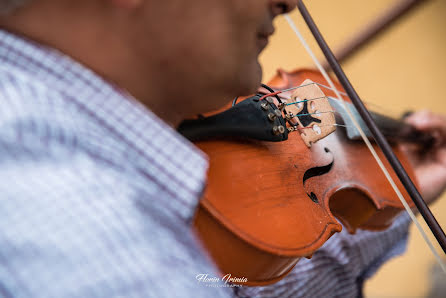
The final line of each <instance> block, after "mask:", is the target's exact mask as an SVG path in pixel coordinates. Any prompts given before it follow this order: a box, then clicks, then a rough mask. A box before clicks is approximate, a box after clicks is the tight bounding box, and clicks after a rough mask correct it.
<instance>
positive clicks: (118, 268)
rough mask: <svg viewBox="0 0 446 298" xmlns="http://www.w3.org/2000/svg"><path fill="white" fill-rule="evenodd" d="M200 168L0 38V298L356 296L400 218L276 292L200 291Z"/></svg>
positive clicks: (337, 249)
mask: <svg viewBox="0 0 446 298" xmlns="http://www.w3.org/2000/svg"><path fill="white" fill-rule="evenodd" d="M207 167H208V162H207V159H206V157H205V156H204V154H203V153H201V152H200V151H199V150H198V149H196V148H195V147H194V146H193V145H192V144H191V143H189V142H188V141H187V140H185V139H184V138H183V137H181V136H180V135H179V134H178V133H176V132H175V131H174V130H173V129H171V128H170V127H169V126H168V125H167V124H165V123H164V122H163V121H161V120H160V119H159V118H158V117H156V116H155V115H154V114H153V113H151V112H150V111H149V110H147V109H146V108H145V107H143V106H142V105H141V104H139V103H138V102H137V101H136V100H134V99H133V98H132V97H131V96H130V95H128V94H126V92H124V91H123V90H120V89H119V88H117V87H115V86H113V85H111V84H110V83H108V82H106V81H104V80H103V79H101V78H100V77H99V76H98V75H96V74H94V73H93V72H92V71H90V70H89V69H88V68H86V67H84V66H82V65H80V64H79V63H77V62H75V61H73V60H72V59H70V58H69V57H67V56H65V55H63V54H61V53H59V52H58V51H56V50H54V49H50V48H47V47H44V46H41V45H39V44H37V43H35V42H32V41H30V40H27V39H25V38H21V37H18V36H16V35H13V34H11V33H8V32H6V31H2V30H0V296H1V297H57V298H61V297H231V296H239V297H247V296H249V297H256V296H265V297H355V296H358V295H360V294H361V290H360V289H361V285H362V283H363V280H364V279H365V278H366V277H367V276H368V275H370V273H371V272H373V271H374V270H376V268H377V267H378V266H379V265H380V264H381V263H382V262H383V261H384V260H385V259H387V258H389V257H390V256H392V255H394V254H396V253H399V252H400V250H401V249H402V248H404V245H405V242H406V238H407V230H408V225H409V223H408V219H407V217H406V216H402V217H400V218H399V219H398V220H397V221H396V222H395V224H394V225H393V226H392V227H391V228H390V229H388V230H387V231H385V232H380V233H372V232H360V233H358V234H357V235H353V236H351V235H348V234H346V233H345V232H343V233H340V234H338V235H335V236H333V237H332V239H330V240H329V242H328V243H327V244H326V245H325V246H324V247H323V248H322V249H321V250H319V251H318V252H317V253H316V254H315V255H314V257H313V258H312V259H311V260H302V261H301V262H300V263H299V264H298V265H297V266H296V268H295V270H294V271H293V272H292V273H291V274H290V275H289V276H288V277H287V278H285V279H284V280H283V281H281V282H279V283H277V284H275V285H272V286H269V287H263V288H260V287H259V288H247V287H241V288H239V287H234V288H231V287H227V286H226V287H225V286H224V284H219V285H217V286H210V285H209V284H206V283H203V282H200V281H199V280H197V278H196V277H197V275H199V274H209V276H218V274H217V273H216V271H217V270H216V268H215V267H214V266H213V264H212V262H211V261H210V260H209V259H208V258H207V257H206V254H205V253H204V252H203V250H202V248H201V246H200V245H199V244H198V241H197V239H196V237H195V235H194V234H193V232H192V229H191V222H192V218H193V215H194V212H195V209H196V206H197V204H198V202H199V198H200V195H201V193H202V191H203V188H204V185H205V179H206V170H207Z"/></svg>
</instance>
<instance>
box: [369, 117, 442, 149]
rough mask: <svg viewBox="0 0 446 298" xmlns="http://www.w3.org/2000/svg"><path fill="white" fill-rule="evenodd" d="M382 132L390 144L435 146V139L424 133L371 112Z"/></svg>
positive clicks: (406, 124) (398, 121)
mask: <svg viewBox="0 0 446 298" xmlns="http://www.w3.org/2000/svg"><path fill="white" fill-rule="evenodd" d="M371 115H372V118H373V120H375V122H376V124H377V125H378V127H379V129H380V130H381V132H382V133H383V134H384V136H385V137H386V138H387V139H388V140H389V141H390V142H406V143H416V144H419V145H420V146H423V147H430V146H431V145H433V142H434V138H433V137H432V136H431V135H429V134H426V133H423V132H421V131H419V130H417V129H415V127H413V126H412V125H410V124H408V123H406V122H404V121H402V120H398V119H393V118H390V117H387V116H384V115H381V114H378V113H375V112H371Z"/></svg>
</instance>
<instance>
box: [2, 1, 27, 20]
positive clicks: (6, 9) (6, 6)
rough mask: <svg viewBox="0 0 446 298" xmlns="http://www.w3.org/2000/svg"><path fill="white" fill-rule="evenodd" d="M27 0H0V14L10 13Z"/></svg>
mask: <svg viewBox="0 0 446 298" xmlns="http://www.w3.org/2000/svg"><path fill="white" fill-rule="evenodd" d="M27 2H29V0H0V16H2V15H3V16H4V15H7V14H9V13H11V12H12V11H14V10H15V9H17V8H19V7H21V6H23V5H24V4H26V3H27Z"/></svg>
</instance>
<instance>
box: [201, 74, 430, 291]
mask: <svg viewBox="0 0 446 298" xmlns="http://www.w3.org/2000/svg"><path fill="white" fill-rule="evenodd" d="M308 79H310V80H311V81H312V82H314V83H318V84H323V83H324V82H325V80H324V78H323V77H322V75H321V74H320V73H319V72H317V71H315V70H311V69H303V70H297V71H294V72H291V73H287V72H285V71H283V70H279V71H278V73H277V75H276V76H275V77H274V78H273V79H272V80H271V81H270V82H269V83H268V85H269V86H271V87H272V89H274V90H284V89H289V88H291V87H295V86H299V85H301V84H302V83H303V82H304V81H305V80H308ZM317 86H320V85H317ZM337 88H338V89H339V90H341V91H342V90H343V89H342V86H340V85H339V84H338V85H337ZM301 89H305V88H301ZM318 89H319V88H318ZM297 90H298V89H297ZM320 90H322V88H320ZM289 92H290V91H289ZM323 92H324V94H325V97H332V96H333V91H332V90H329V89H326V88H325V90H323ZM317 97H318V98H320V97H322V96H317ZM302 99H303V98H302ZM308 99H311V98H308ZM308 99H307V100H308ZM320 99H321V98H320ZM245 100H248V99H245ZM303 100H304V99H303ZM345 100H347V101H348V98H347V97H346V98H345ZM265 102H267V101H266V100H265ZM314 102H317V100H314ZM273 105H275V104H274V103H273ZM309 106H311V104H309V105H308V107H307V108H306V114H312V113H314V110H313V109H312V108H311V107H309ZM331 108H333V109H336V108H335V107H333V106H331ZM302 109H304V108H303V107H301V110H302ZM308 112H310V113H308ZM316 114H317V113H316ZM319 115H322V114H319ZM313 117H314V118H317V117H318V116H317V115H313ZM265 118H267V117H265ZM380 119H381V120H382V121H381V122H380V124H382V126H383V128H384V131H386V132H387V133H388V134H389V136H390V137H391V138H392V140H393V141H395V142H394V146H393V149H394V151H395V153H396V154H397V156H398V158H399V159H400V160H401V161H402V163H403V165H404V167H405V168H406V169H407V170H408V173H409V175H410V176H411V177H412V178H413V179H415V176H414V173H413V170H412V168H411V166H410V164H409V162H408V160H407V158H406V156H405V155H404V153H403V152H402V151H401V150H400V149H399V147H398V146H397V143H396V141H397V139H401V140H405V141H410V140H412V141H414V142H420V141H422V142H424V143H426V142H427V143H428V142H430V141H429V139H425V136H423V135H421V134H419V133H418V132H417V131H415V130H414V129H413V128H412V127H410V126H409V125H407V124H404V123H403V122H402V121H396V120H392V119H390V118H385V117H383V116H380ZM338 122H340V123H343V125H344V124H345V122H342V119H338ZM314 125H315V122H312V123H311V126H310V127H313V126H314ZM324 125H327V124H324V123H319V127H321V128H324V127H325V126H324ZM332 127H336V126H332ZM287 128H288V129H289V128H290V126H288V127H287ZM392 128H393V129H392ZM396 129H398V130H397V131H396ZM290 130H292V129H290ZM271 131H272V130H271ZM304 133H305V130H302V131H295V132H294V133H291V132H290V133H289V134H288V137H287V139H286V140H285V141H279V142H271V141H262V140H252V139H243V138H238V139H237V138H225V137H223V138H216V139H212V138H211V139H205V140H199V141H195V145H196V146H198V147H199V148H200V149H201V150H203V151H204V152H205V153H206V154H207V155H208V156H209V159H210V168H209V172H208V185H207V187H206V191H205V193H204V196H203V198H202V200H201V203H200V206H199V208H198V211H197V213H196V217H195V221H194V226H195V228H196V230H197V232H198V235H199V237H200V238H201V240H202V242H203V244H204V246H205V248H206V249H207V251H208V252H209V253H210V255H211V256H212V258H213V260H214V261H215V262H216V263H217V266H218V267H219V268H220V271H221V272H223V273H224V274H227V273H230V274H231V275H232V276H239V277H245V278H246V279H247V280H248V282H246V283H244V284H245V285H251V286H258V285H268V284H271V283H274V282H277V281H278V280H280V279H282V278H283V277H284V276H286V274H287V273H288V272H290V271H291V270H292V268H293V267H294V266H295V265H296V264H297V262H298V261H299V259H300V258H302V257H307V258H309V257H311V255H312V254H313V253H314V252H315V251H316V250H317V249H318V248H319V247H321V246H322V245H323V244H324V243H325V242H326V241H327V240H328V239H329V238H330V237H331V236H332V235H333V234H334V233H336V232H340V231H341V229H342V226H341V223H342V224H343V225H344V226H345V228H347V230H348V231H349V232H350V233H354V232H355V231H356V230H357V229H358V228H360V229H367V230H383V229H386V228H387V227H388V226H389V225H391V223H392V221H393V219H394V218H395V217H396V216H397V215H398V214H399V213H400V212H401V211H402V210H403V206H402V204H401V202H400V201H399V200H398V198H397V197H396V195H395V193H394V192H393V190H392V188H391V187H390V185H389V183H388V182H387V180H386V179H385V178H384V177H383V175H380V170H379V168H378V166H377V164H376V162H375V160H374V159H373V157H372V156H371V155H370V154H369V152H368V150H367V148H366V147H365V145H364V144H363V143H362V142H361V141H358V140H357V139H355V137H352V136H350V137H349V136H348V134H347V131H346V129H345V127H343V126H340V127H337V129H335V130H333V132H332V133H330V134H329V135H327V136H326V137H324V138H321V139H320V140H318V141H317V142H314V143H312V144H311V147H308V145H307V144H306V143H305V140H304V139H303V138H302V137H301V134H304ZM373 146H375V147H376V146H377V145H376V144H374V145H373ZM385 166H386V167H387V168H388V169H389V171H391V167H390V165H389V164H388V163H386V165H385ZM392 175H393V176H395V174H394V173H392ZM399 186H401V185H399ZM411 207H413V203H411Z"/></svg>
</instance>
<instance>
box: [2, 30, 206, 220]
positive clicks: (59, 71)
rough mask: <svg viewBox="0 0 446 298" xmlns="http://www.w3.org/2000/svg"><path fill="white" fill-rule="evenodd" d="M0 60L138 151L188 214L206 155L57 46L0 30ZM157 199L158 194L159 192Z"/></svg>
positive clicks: (178, 208) (151, 174) (199, 185)
mask: <svg viewBox="0 0 446 298" xmlns="http://www.w3.org/2000/svg"><path fill="white" fill-rule="evenodd" d="M0 65H1V66H2V67H3V68H5V67H6V68H12V69H15V70H18V71H20V72H22V73H24V74H25V75H28V76H29V77H31V78H32V79H33V80H37V81H39V82H41V83H43V84H44V85H45V86H48V87H49V88H51V90H53V91H56V92H59V93H61V94H63V96H65V97H68V98H70V100H73V101H74V102H75V103H76V104H77V105H78V106H79V107H80V108H81V109H82V110H83V111H85V112H86V113H87V114H88V115H89V117H90V118H91V119H92V120H93V121H96V122H97V123H100V125H101V126H104V127H107V128H108V129H109V131H110V133H111V134H114V135H115V137H116V138H119V139H120V140H122V142H124V143H125V144H126V146H128V147H129V148H131V149H132V150H134V151H135V152H137V154H138V155H140V159H141V161H142V162H141V164H140V165H138V166H140V167H144V171H145V172H146V173H145V175H148V176H149V177H150V179H152V180H153V181H154V182H155V183H156V184H158V185H159V186H160V187H161V188H162V189H164V190H165V191H166V192H167V193H168V196H170V197H171V198H166V199H172V198H173V199H174V200H176V201H178V204H167V203H166V205H169V206H173V208H174V209H175V210H174V211H175V212H176V213H178V214H179V215H180V216H181V217H183V218H184V219H185V220H190V219H191V218H192V216H193V214H194V211H195V208H196V206H197V204H198V201H199V197H200V196H201V194H202V191H203V186H204V182H205V179H206V171H207V167H208V162H207V157H206V156H205V155H204V154H203V153H202V152H201V151H199V150H198V149H197V148H196V147H195V146H194V145H193V144H191V143H190V142H189V141H188V140H186V139H185V138H183V137H182V136H181V135H179V134H178V133H177V132H176V131H175V130H174V129H172V128H171V127H170V126H168V125H167V124H166V123H165V122H163V121H162V120H161V119H160V118H158V117H157V116H156V115H155V114H153V113H152V112H151V111H150V110H148V109H147V108H146V107H144V106H143V105H142V104H140V103H139V102H138V101H137V100H135V99H134V98H132V97H131V96H130V95H129V94H127V93H126V92H125V91H123V90H122V89H120V88H118V87H117V86H114V85H112V84H111V83H109V82H107V81H105V80H104V79H102V78H101V77H100V76H98V75H97V74H95V73H94V72H93V71H91V70H90V69H88V68H87V67H85V66H83V65H81V64H80V63H78V62H76V61H74V60H73V59H71V58H70V57H68V56H66V55H64V54H62V53H61V52H59V51H57V50H55V49H52V48H49V47H46V46H43V45H40V44H38V43H36V42H34V41H31V40H28V39H26V38H23V37H18V36H16V35H14V34H11V33H9V32H6V31H4V30H0ZM160 199H161V198H160Z"/></svg>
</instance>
